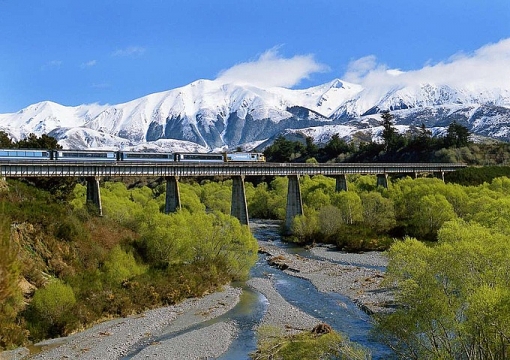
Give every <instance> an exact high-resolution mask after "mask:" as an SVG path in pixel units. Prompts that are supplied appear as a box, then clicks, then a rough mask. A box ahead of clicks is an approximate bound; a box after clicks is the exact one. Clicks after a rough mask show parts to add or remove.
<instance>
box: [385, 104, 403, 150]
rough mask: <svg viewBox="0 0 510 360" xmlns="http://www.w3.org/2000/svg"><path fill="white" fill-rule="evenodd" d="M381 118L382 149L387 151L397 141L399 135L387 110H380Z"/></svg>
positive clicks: (392, 117)
mask: <svg viewBox="0 0 510 360" xmlns="http://www.w3.org/2000/svg"><path fill="white" fill-rule="evenodd" d="M381 118H382V120H383V124H382V126H383V132H382V134H381V136H382V138H383V141H384V150H385V151H388V150H390V149H391V148H392V147H393V146H394V145H395V144H396V143H397V140H398V137H399V135H398V132H397V129H395V126H393V119H394V116H393V115H392V114H390V112H389V111H388V110H385V111H382V112H381Z"/></svg>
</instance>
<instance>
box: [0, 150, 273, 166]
mask: <svg viewBox="0 0 510 360" xmlns="http://www.w3.org/2000/svg"><path fill="white" fill-rule="evenodd" d="M44 160H46V161H70V162H81V161H91V162H94V161H99V162H103V161H104V162H117V161H122V162H158V163H165V162H199V163H211V162H214V163H216V162H264V161H266V158H265V157H264V154H261V153H251V152H250V153H244V152H236V153H181V152H177V153H155V152H152V153H150V152H135V151H109V150H45V149H0V161H44Z"/></svg>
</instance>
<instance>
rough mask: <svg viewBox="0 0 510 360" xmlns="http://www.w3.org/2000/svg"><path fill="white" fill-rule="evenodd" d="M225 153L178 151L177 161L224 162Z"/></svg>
mask: <svg viewBox="0 0 510 360" xmlns="http://www.w3.org/2000/svg"><path fill="white" fill-rule="evenodd" d="M224 159H225V158H224V155H223V154H217V153H177V154H175V161H180V162H224V161H225V160H224Z"/></svg>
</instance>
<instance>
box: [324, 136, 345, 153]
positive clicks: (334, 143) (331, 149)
mask: <svg viewBox="0 0 510 360" xmlns="http://www.w3.org/2000/svg"><path fill="white" fill-rule="evenodd" d="M349 150H350V148H349V145H348V144H347V143H346V142H345V140H343V139H340V136H339V135H338V134H334V135H333V136H331V139H330V140H329V141H328V143H327V144H326V146H324V152H325V153H326V155H327V156H328V158H330V159H333V158H336V157H337V156H338V155H340V154H342V153H346V152H349Z"/></svg>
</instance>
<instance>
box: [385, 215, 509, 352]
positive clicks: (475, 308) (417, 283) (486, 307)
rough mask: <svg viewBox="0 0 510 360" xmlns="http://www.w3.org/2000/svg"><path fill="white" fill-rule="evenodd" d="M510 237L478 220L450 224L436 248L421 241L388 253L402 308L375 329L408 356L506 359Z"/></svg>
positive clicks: (397, 246)
mask: <svg viewBox="0 0 510 360" xmlns="http://www.w3.org/2000/svg"><path fill="white" fill-rule="evenodd" d="M509 252H510V243H509V242H508V239H507V236H506V235H504V234H500V233H498V232H495V231H493V230H490V229H487V228H484V227H482V226H480V225H478V224H476V223H466V222H464V221H458V220H457V221H451V222H447V223H445V225H444V226H443V227H442V228H441V230H440V231H439V235H438V244H437V245H436V246H430V247H429V246H427V245H425V244H424V243H422V242H419V241H417V240H415V239H406V240H405V241H402V242H397V243H395V244H394V245H393V246H392V247H391V249H390V251H389V254H388V256H389V265H388V268H387V274H386V276H387V278H386V284H387V285H388V286H394V287H395V300H396V302H397V304H398V305H399V307H398V308H397V309H396V311H394V312H392V313H390V314H387V315H383V316H381V317H379V322H378V325H377V329H376V333H378V334H380V335H382V337H383V339H384V340H385V341H386V342H387V343H388V344H389V345H390V346H391V347H392V348H393V349H394V350H395V351H396V352H397V355H398V356H399V358H406V359H480V360H481V359H507V358H508V356H509V355H510V353H509V351H510V349H509V339H510V289H509V288H508V284H509V283H510V262H509V261H508V253H509Z"/></svg>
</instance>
